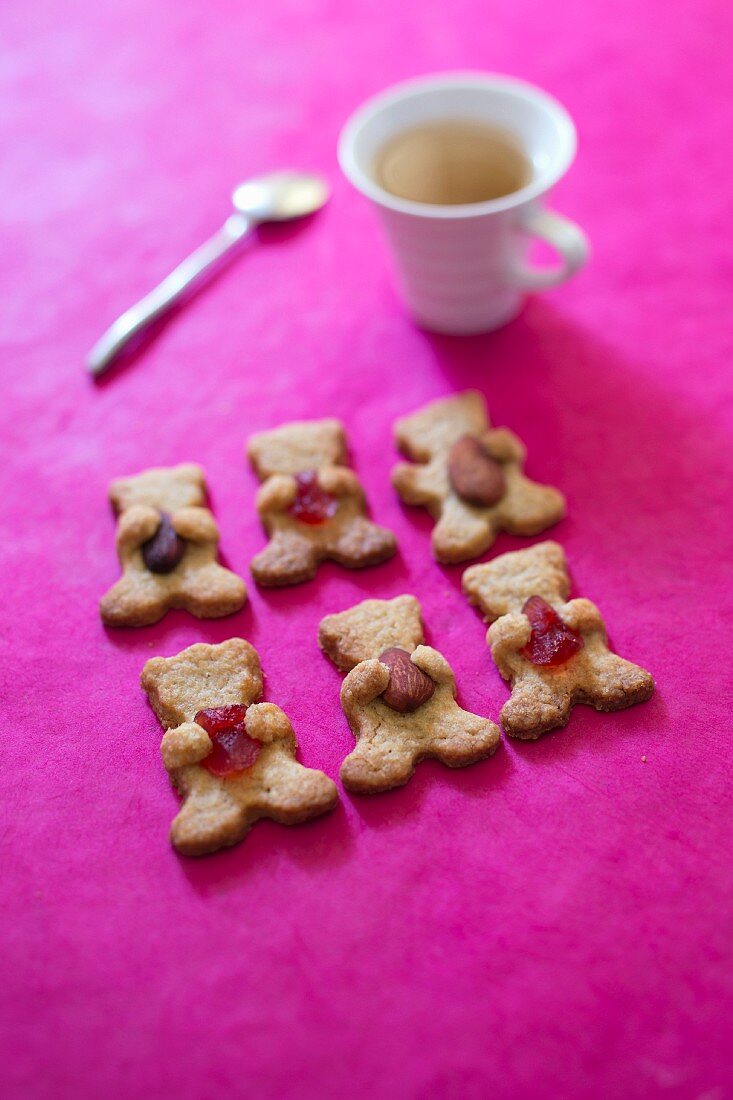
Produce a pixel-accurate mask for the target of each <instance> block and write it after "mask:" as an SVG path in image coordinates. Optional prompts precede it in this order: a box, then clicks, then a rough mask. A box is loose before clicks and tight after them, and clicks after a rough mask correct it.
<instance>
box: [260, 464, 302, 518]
mask: <svg viewBox="0 0 733 1100" xmlns="http://www.w3.org/2000/svg"><path fill="white" fill-rule="evenodd" d="M295 492H296V484H295V478H294V477H291V476H290V475H289V474H273V475H272V477H268V479H267V481H266V482H265V484H264V485H262V486H260V488H259V490H258V492H257V499H256V501H255V507H256V508H257V511H258V513H259V514H260V515H263V514H264V513H266V512H283V511H284V510H285V509H286V508H289V507H290V505H291V504H292V503H293V501H294V500H295Z"/></svg>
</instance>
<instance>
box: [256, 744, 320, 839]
mask: <svg viewBox="0 0 733 1100" xmlns="http://www.w3.org/2000/svg"><path fill="white" fill-rule="evenodd" d="M264 795H265V800H264V801H263V803H262V808H263V811H265V813H266V816H267V817H269V818H272V820H273V821H277V822H279V823H280V824H281V825H298V824H300V822H301V821H308V820H309V819H310V818H312V817H318V816H319V815H320V814H323V813H325V812H326V811H327V810H330V809H332V808H333V807H334V806H335V805H336V803H337V802H338V790H337V788H336V784H335V783H333V782H332V781H331V780H330V779H329V778H328V776H327V775H324V774H323V772H319V771H316V770H314V769H313V768H305V767H303V765H302V764H299V763H298V761H297V760H292V759H288V758H285V757H282V758H280V759H279V760H278V762H277V765H276V766H274V767H271V768H269V769H268V772H267V776H266V786H265V790H264Z"/></svg>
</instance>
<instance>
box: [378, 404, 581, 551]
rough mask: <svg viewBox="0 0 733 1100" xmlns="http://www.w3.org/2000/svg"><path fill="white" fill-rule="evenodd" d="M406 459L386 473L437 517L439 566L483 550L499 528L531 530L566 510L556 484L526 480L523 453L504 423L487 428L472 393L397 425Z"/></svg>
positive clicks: (435, 533)
mask: <svg viewBox="0 0 733 1100" xmlns="http://www.w3.org/2000/svg"><path fill="white" fill-rule="evenodd" d="M395 440H396V443H397V446H398V448H399V449H400V450H401V451H402V453H403V454H404V455H406V456H407V457H408V458H409V459H411V460H412V461H411V462H402V463H399V464H398V465H397V466H395V468H394V469H393V471H392V484H393V485H394V487H395V489H396V490H397V492H398V493H399V495H400V497H401V498H402V500H403V501H404V502H405V503H406V504H413V505H422V506H423V507H425V508H427V510H428V511H429V512H430V514H431V515H432V516H433V517H434V519H435V520H437V522H436V525H435V527H434V528H433V533H432V540H431V542H432V550H433V556H434V557H435V558H436V560H437V561H439V562H442V563H444V564H453V563H456V562H462V561H467V560H468V559H469V558H476V557H479V556H480V555H481V554H483V553H484V551H486V550H488V549H489V547H490V546H491V545H492V543H493V542H494V540H495V538H496V536H497V534H498V532H499V531H508V532H509V533H510V534H512V535H536V534H538V533H539V532H540V531H544V530H545V528H546V527H549V526H550V525H551V524H553V523H557V521H558V520H560V519H562V517H563V516H564V515H565V498H564V497H563V496H562V494H561V493H559V492H558V490H557V489H553V488H551V487H550V486H548V485H539V484H538V483H537V482H536V481H530V479H529V478H527V477H525V475H524V471H523V467H524V459H525V450H524V447H523V445H522V443H521V441H520V440H519V439H518V438H517V436H516V435H514V434H513V432H510V431H509V430H508V428H492V427H491V426H490V424H489V420H488V414H487V411H486V402H485V400H484V397H483V395H482V394H480V393H479V392H478V391H477V390H467V391H466V392H465V393H460V394H457V395H456V396H454V397H446V398H442V399H440V400H438V401H433V402H432V403H431V404H429V405H426V406H425V407H424V408H422V409H419V410H418V411H417V412H415V413H412V415H410V416H406V417H404V418H403V419H401V420H398V421H397V423H396V424H395Z"/></svg>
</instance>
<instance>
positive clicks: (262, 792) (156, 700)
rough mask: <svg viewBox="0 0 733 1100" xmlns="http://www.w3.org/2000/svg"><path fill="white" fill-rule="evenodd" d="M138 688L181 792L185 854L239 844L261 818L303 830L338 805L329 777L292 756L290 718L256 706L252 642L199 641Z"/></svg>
mask: <svg viewBox="0 0 733 1100" xmlns="http://www.w3.org/2000/svg"><path fill="white" fill-rule="evenodd" d="M141 682H142V686H143V688H144V690H145V691H146V692H147V696H148V699H149V701H150V705H151V706H152V708H153V710H154V711H155V713H156V714H157V716H158V718H159V719H160V722H161V724H162V725H163V726H164V727H165V729H166V733H165V735H164V737H163V742H162V744H161V753H162V756H163V763H164V764H165V766H166V768H167V770H168V772H169V774H170V777H171V779H172V781H173V784H174V786H175V787H176V789H177V790H178V792H179V793H180V794H181V795H182V796H183V806H182V808H181V811H180V813H179V814H178V816H177V817H176V818H175V819H174V821H173V825H172V826H171V842H172V844H173V846H174V847H175V848H176V850H177V851H179V852H180V853H181V854H182V855H187V856H200V855H205V854H206V853H208V852H215V851H217V849H219V848H225V847H228V846H229V845H232V844H236V843H237V842H238V841H240V840H241V839H242V838H243V837H244V836H245V835H246V834H247V833H248V832H249V830H250V829H251V827H252V825H253V824H254V822H255V821H257V820H258V819H259V818H262V817H269V818H271V819H272V820H273V821H278V822H280V824H282V825H298V824H300V823H301V822H303V821H308V820H310V818H312V817H317V816H318V815H319V814H322V813H325V812H326V811H327V810H330V809H332V808H333V806H335V805H336V802H337V801H338V792H337V790H336V787H335V785H334V784H333V783H332V782H331V780H330V779H329V778H328V776H326V775H324V774H323V772H320V771H316V770H314V769H313V768H306V767H304V766H303V765H302V764H299V763H298V761H297V760H296V759H295V752H296V748H297V744H296V740H295V734H294V733H293V727H292V726H291V725H290V722H289V720H288V718H287V717H286V715H285V714H284V713H283V712H282V711H281V710H280V708H279V707H276V706H274V705H273V704H272V703H259V702H257V700H258V699H259V698H260V697H261V695H262V670H261V667H260V659H259V657H258V655H257V651H256V650H255V649H254V648H253V647H252V646H251V645H250V644H249V642H245V641H244V639H242V638H230V639H229V641H227V642H221V643H220V644H219V645H207V644H204V643H202V642H198V643H196V644H195V645H192V646H189V647H188V649H184V650H183V651H182V652H181V653H179V654H177V656H175V657H153V658H151V660H149V661H148V662H147V663H146V665H145V667H144V668H143V671H142V677H141Z"/></svg>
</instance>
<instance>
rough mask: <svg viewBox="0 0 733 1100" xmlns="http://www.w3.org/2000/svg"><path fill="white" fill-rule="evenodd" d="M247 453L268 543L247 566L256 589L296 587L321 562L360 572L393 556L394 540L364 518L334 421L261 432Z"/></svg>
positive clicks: (360, 491) (360, 497) (341, 430)
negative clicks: (257, 486) (256, 480)
mask: <svg viewBox="0 0 733 1100" xmlns="http://www.w3.org/2000/svg"><path fill="white" fill-rule="evenodd" d="M247 454H248V456H249V459H250V462H251V463H252V466H253V467H254V470H255V473H256V474H257V476H258V477H259V478H260V480H261V481H262V482H263V484H262V486H261V487H260V490H259V492H258V494H257V511H258V513H259V515H260V519H261V520H262V524H263V526H264V528H265V530H266V531H267V533H268V535H269V536H270V541H269V543H268V544H267V546H266V547H265V549H264V550H263V551H262V552H261V553H259V554H257V556H256V557H255V558H254V559H253V560H252V566H251V568H252V575H253V576H254V578H255V580H256V581H257V583H258V584H259V585H263V586H269V587H274V586H280V585H288V584H300V583H301V582H302V581H307V580H310V579H311V578H312V577H314V576H315V574H316V570H317V568H318V565H319V563H320V562H322V561H326V560H331V561H335V562H338V563H339V564H340V565H345V566H347V567H348V568H350V569H361V568H363V567H365V566H368V565H377V564H378V563H380V562H383V561H386V560H387V559H388V558H391V557H392V555H393V554H394V552H395V550H396V549H397V543H396V540H395V537H394V535H393V534H392V532H391V531H388V530H386V528H384V527H379V526H377V524H376V523H372V521H371V520H370V519H368V518H367V516H366V507H365V499H364V490H363V489H362V487H361V484H360V482H359V479H358V478H357V476H356V474H355V473H354V472H353V470H350V469H349V468H348V466H346V464H345V463H346V435H345V432H344V428H343V425H342V424H341V422H340V421H338V420H333V419H326V420H308V421H299V422H295V423H292V424H284V425H282V426H281V427H279V428H275V429H273V430H272V431H267V432H260V433H259V434H257V435H254V436H253V437H252V438H251V439H250V441H249V443H248V446H247Z"/></svg>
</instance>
